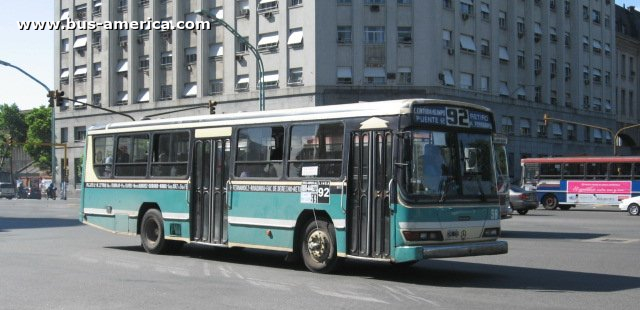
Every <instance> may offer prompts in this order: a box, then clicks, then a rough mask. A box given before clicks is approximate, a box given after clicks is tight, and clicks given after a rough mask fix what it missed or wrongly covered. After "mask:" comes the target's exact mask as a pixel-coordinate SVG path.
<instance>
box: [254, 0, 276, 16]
mask: <svg viewBox="0 0 640 310" xmlns="http://www.w3.org/2000/svg"><path fill="white" fill-rule="evenodd" d="M277 9H278V1H273V0H259V1H258V13H262V12H266V11H273V10H277Z"/></svg>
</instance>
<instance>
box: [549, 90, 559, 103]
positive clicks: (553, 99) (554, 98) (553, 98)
mask: <svg viewBox="0 0 640 310" xmlns="http://www.w3.org/2000/svg"><path fill="white" fill-rule="evenodd" d="M550 99H551V105H558V92H557V91H555V90H552V91H551V98H550Z"/></svg>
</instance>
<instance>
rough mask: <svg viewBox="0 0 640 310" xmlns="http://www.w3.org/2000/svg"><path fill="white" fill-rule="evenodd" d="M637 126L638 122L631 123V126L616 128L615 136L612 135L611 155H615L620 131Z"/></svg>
mask: <svg viewBox="0 0 640 310" xmlns="http://www.w3.org/2000/svg"><path fill="white" fill-rule="evenodd" d="M639 126H640V124H635V125H631V126H627V127H622V128H620V129H618V131H616V134H615V136H613V156H616V155H617V146H618V138H619V136H620V133H621V132H622V131H623V130H627V129H631V128H634V127H639ZM620 144H622V143H620ZM621 146H622V145H621Z"/></svg>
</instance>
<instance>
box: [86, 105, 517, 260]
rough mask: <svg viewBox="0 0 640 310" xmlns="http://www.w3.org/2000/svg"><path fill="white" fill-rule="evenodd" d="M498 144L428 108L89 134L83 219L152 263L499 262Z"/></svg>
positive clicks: (485, 127)
mask: <svg viewBox="0 0 640 310" xmlns="http://www.w3.org/2000/svg"><path fill="white" fill-rule="evenodd" d="M494 134H495V124H494V117H493V114H492V113H491V111H490V110H489V109H487V108H485V107H482V106H479V105H475V104H470V103H463V102H455V101H444V100H435V99H415V100H397V101H384V102H369V103H357V104H343V105H331V106H320V107H312V108H303V109H289V110H274V111H266V112H245V113H233V114H222V115H206V116H194V117H182V118H170V119H159V120H143V121H136V122H126V123H114V124H109V125H105V126H96V127H93V128H91V129H90V130H89V131H88V132H87V140H86V141H87V143H86V156H85V164H84V173H83V176H84V181H83V184H82V201H81V208H80V220H81V221H82V222H83V223H85V224H88V225H91V226H95V227H98V228H102V229H105V230H108V231H111V232H115V233H118V234H127V235H140V238H141V240H142V245H143V247H144V249H145V250H146V251H147V252H149V253H163V252H166V251H170V250H175V249H178V248H179V247H180V246H181V245H183V244H185V243H198V244H205V245H211V246H217V247H245V248H257V249H268V250H275V251H282V252H287V253H289V254H290V255H293V256H294V257H302V259H303V261H304V263H305V265H306V266H307V268H308V269H310V270H311V271H314V272H330V271H331V270H332V269H333V268H334V267H335V266H336V264H337V263H338V262H339V261H340V260H341V259H342V258H353V259H366V260H379V261H387V262H391V263H410V262H415V261H419V260H422V259H428V258H445V257H461V256H475V255H492V254H503V253H507V248H508V247H507V243H506V242H504V241H498V240H497V238H498V236H499V235H500V201H503V202H504V197H505V196H506V194H507V193H506V190H507V188H508V186H506V184H505V182H502V181H501V177H500V175H501V173H500V172H499V170H500V168H499V167H506V163H502V162H500V159H504V158H505V156H498V155H497V154H498V153H500V152H504V144H499V143H494ZM507 183H508V182H507ZM501 197H502V199H500V198H501Z"/></svg>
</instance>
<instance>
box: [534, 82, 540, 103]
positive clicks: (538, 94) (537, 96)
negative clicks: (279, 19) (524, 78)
mask: <svg viewBox="0 0 640 310" xmlns="http://www.w3.org/2000/svg"><path fill="white" fill-rule="evenodd" d="M534 90H535V96H534V98H533V101H535V102H536V103H541V102H542V87H540V86H536V87H535V88H534Z"/></svg>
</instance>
